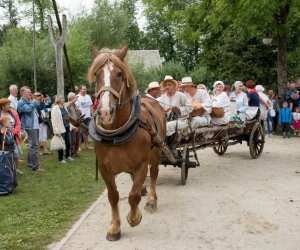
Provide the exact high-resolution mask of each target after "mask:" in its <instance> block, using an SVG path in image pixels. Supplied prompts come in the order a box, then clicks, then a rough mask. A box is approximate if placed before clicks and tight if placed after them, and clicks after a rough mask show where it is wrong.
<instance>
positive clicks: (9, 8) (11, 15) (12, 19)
mask: <svg viewBox="0 0 300 250" xmlns="http://www.w3.org/2000/svg"><path fill="white" fill-rule="evenodd" d="M0 8H3V9H4V10H5V11H4V16H5V17H6V19H7V20H8V24H7V25H8V26H12V27H17V25H18V23H19V18H18V11H17V7H16V1H15V0H2V1H1V2H0Z"/></svg>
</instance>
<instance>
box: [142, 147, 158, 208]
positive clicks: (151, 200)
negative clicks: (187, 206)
mask: <svg viewBox="0 0 300 250" xmlns="http://www.w3.org/2000/svg"><path fill="white" fill-rule="evenodd" d="M160 157H161V152H160V150H159V149H158V148H153V149H152V152H151V167H150V178H151V184H150V193H149V196H148V199H147V202H146V205H145V210H147V211H148V212H150V213H153V212H154V211H156V209H157V195H156V181H157V176H158V165H159V164H160Z"/></svg>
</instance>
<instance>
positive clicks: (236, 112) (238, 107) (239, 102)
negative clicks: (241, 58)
mask: <svg viewBox="0 0 300 250" xmlns="http://www.w3.org/2000/svg"><path fill="white" fill-rule="evenodd" d="M233 86H234V91H232V92H231V93H230V95H229V98H230V103H231V115H232V116H238V117H239V118H240V119H241V120H242V121H244V120H245V119H246V116H245V112H246V110H247V109H248V107H249V104H248V97H247V94H246V93H245V92H244V91H243V89H244V84H243V82H241V81H236V82H235V83H234V84H233ZM233 106H234V107H233Z"/></svg>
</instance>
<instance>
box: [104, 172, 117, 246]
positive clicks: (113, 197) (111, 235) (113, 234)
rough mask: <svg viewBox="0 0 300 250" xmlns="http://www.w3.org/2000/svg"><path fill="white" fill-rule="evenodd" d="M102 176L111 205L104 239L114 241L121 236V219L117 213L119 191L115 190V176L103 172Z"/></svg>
mask: <svg viewBox="0 0 300 250" xmlns="http://www.w3.org/2000/svg"><path fill="white" fill-rule="evenodd" d="M101 174H102V177H103V179H104V181H105V183H106V186H107V193H108V200H109V203H110V206H111V215H112V218H111V222H110V225H109V227H108V230H107V235H106V239H107V240H109V241H116V240H119V239H120V238H121V228H120V226H121V220H120V215H119V206H118V202H119V192H118V190H117V186H116V182H115V176H114V175H112V174H107V173H105V174H103V172H101Z"/></svg>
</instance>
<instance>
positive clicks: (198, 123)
mask: <svg viewBox="0 0 300 250" xmlns="http://www.w3.org/2000/svg"><path fill="white" fill-rule="evenodd" d="M180 86H181V87H182V88H183V91H184V92H185V93H186V95H187V96H188V98H190V99H191V100H192V106H193V109H194V111H193V112H192V113H191V114H192V116H193V117H192V120H191V126H192V129H195V128H198V127H204V126H207V125H209V124H210V123H211V117H210V115H209V114H210V112H211V99H210V97H209V95H208V93H207V91H205V90H204V89H197V88H196V86H195V85H194V84H193V81H192V78H191V77H184V78H182V81H181V85H180ZM197 111H199V112H198V114H197ZM193 113H194V114H195V115H194V114H193Z"/></svg>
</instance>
